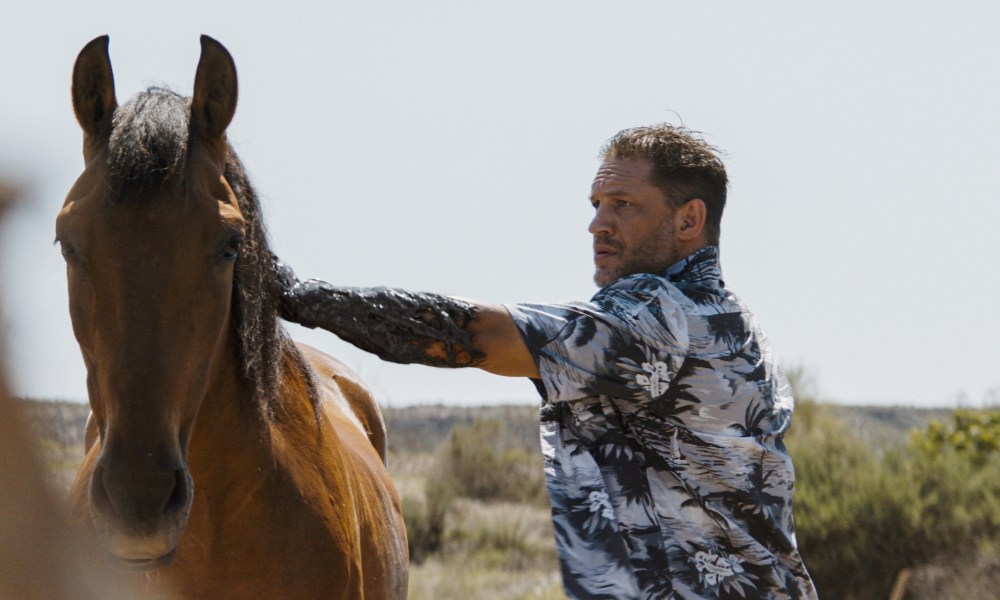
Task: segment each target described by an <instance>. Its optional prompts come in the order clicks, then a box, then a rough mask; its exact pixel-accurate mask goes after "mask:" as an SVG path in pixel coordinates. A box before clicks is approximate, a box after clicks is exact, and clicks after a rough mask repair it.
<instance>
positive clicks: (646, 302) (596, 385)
mask: <svg viewBox="0 0 1000 600" xmlns="http://www.w3.org/2000/svg"><path fill="white" fill-rule="evenodd" d="M675 292H676V290H674V289H673V287H672V286H670V285H669V284H668V283H666V282H665V280H663V279H661V278H658V277H655V276H652V275H635V276H632V277H627V278H625V279H623V280H620V281H619V282H617V283H615V284H613V285H612V286H609V287H607V288H604V289H602V290H601V291H599V292H598V293H597V294H596V295H595V296H594V297H593V298H592V299H591V300H590V301H589V302H571V303H567V304H508V305H505V307H506V309H507V310H508V312H510V315H511V317H512V318H513V319H514V323H515V325H516V326H517V328H518V330H519V331H520V332H521V335H522V337H523V338H524V341H525V344H526V345H527V347H528V350H529V351H530V352H531V354H532V356H533V357H534V359H535V362H536V363H537V365H538V371H539V373H540V375H541V381H542V385H543V389H544V391H545V399H546V401H547V402H550V403H556V402H567V401H572V400H579V399H583V398H591V397H595V396H610V397H614V398H621V399H632V400H637V401H641V400H644V399H654V398H659V397H660V396H662V395H663V394H664V393H665V392H666V391H667V388H668V387H669V385H670V382H671V381H673V379H674V377H675V376H676V374H677V371H678V369H679V368H680V365H681V363H682V362H683V358H684V355H685V354H686V353H687V348H688V332H687V321H686V318H685V317H684V311H683V300H682V299H683V296H682V295H680V293H679V292H676V293H675Z"/></svg>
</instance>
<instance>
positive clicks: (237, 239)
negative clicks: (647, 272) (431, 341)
mask: <svg viewBox="0 0 1000 600" xmlns="http://www.w3.org/2000/svg"><path fill="white" fill-rule="evenodd" d="M108 46H109V38H108V36H101V37H98V38H96V39H94V40H93V41H91V42H90V43H88V44H87V45H86V46H85V47H84V48H83V49H82V50H81V51H80V53H79V55H78V57H77V59H76V63H75V65H74V67H73V76H72V100H73V109H74V112H75V115H76V118H77V121H78V123H79V124H80V127H81V128H82V130H83V158H84V165H85V166H84V170H83V172H82V174H81V175H80V176H79V178H78V179H77V180H76V182H75V183H74V184H73V186H72V188H71V189H70V191H69V193H68V194H67V197H66V200H65V203H64V204H63V207H62V209H61V211H60V213H59V215H58V218H57V219H56V241H57V243H58V244H59V246H60V249H61V251H62V254H63V256H64V257H65V261H66V271H67V281H68V289H69V307H70V316H71V320H72V326H73V332H74V335H75V337H76V340H77V342H78V344H79V346H80V349H81V352H82V354H83V360H84V363H85V366H86V370H87V391H88V396H89V401H90V409H91V419H90V424H89V425H88V435H87V444H86V445H87V446H88V447H87V450H86V455H85V458H84V460H83V462H82V464H81V466H80V469H79V471H78V473H77V476H76V478H75V481H74V484H73V486H72V489H71V492H70V495H71V498H70V500H71V506H72V513H73V515H74V517H75V519H76V521H77V522H79V523H81V524H82V525H83V526H84V527H85V528H86V529H87V531H88V535H89V539H91V540H92V543H94V544H96V545H98V546H100V547H101V548H102V549H103V551H104V552H103V554H104V555H106V556H107V557H108V558H109V559H110V562H112V563H113V564H115V565H116V566H118V567H120V568H119V569H117V572H119V573H125V574H126V576H127V573H128V571H129V570H132V571H139V572H140V573H145V574H146V575H147V576H146V577H145V580H146V582H147V584H148V585H149V586H152V587H153V588H155V589H161V588H162V589H166V590H169V592H170V593H171V594H173V597H178V598H222V599H224V598H240V599H255V598H260V599H264V598H268V599H272V598H363V599H383V598H386V599H398V598H400V599H401V598H405V596H406V588H407V567H408V563H409V561H408V556H407V541H406V531H405V527H404V522H403V518H402V511H401V506H400V501H399V496H398V493H397V491H396V489H395V487H394V484H393V482H392V480H391V478H390V476H389V473H388V471H387V469H386V463H385V458H386V456H385V453H386V447H385V425H384V421H383V420H382V416H381V413H380V411H379V408H378V405H377V404H376V403H375V400H374V399H373V397H372V395H371V393H370V392H369V391H368V389H367V388H366V387H365V385H364V384H363V383H362V382H361V380H360V379H359V378H358V377H357V375H355V374H354V373H353V372H351V371H350V370H349V369H348V368H347V367H345V366H344V365H343V364H341V363H340V362H338V361H336V360H335V359H333V358H331V357H329V356H327V355H325V354H323V353H321V352H319V351H317V350H315V349H312V348H309V347H307V346H304V345H299V344H296V343H294V342H292V341H291V339H290V338H289V336H288V334H287V333H286V332H285V331H284V329H283V328H282V326H281V324H280V321H279V320H278V316H277V310H278V302H279V300H280V286H279V285H278V279H277V277H278V270H277V267H276V265H275V261H274V258H273V255H272V254H271V252H270V249H269V245H268V240H267V236H266V234H265V231H264V225H263V223H262V220H261V208H260V202H259V200H258V198H257V194H256V192H255V190H254V188H253V186H252V185H251V183H250V180H249V177H248V175H247V172H246V170H245V168H244V166H243V164H242V163H241V161H240V160H239V158H238V156H237V155H236V153H235V152H234V150H233V148H232V145H231V144H230V143H229V142H228V141H227V138H226V130H227V128H228V126H229V124H230V122H231V120H232V118H233V115H234V113H235V110H236V100H237V78H236V66H235V63H234V61H233V58H232V56H231V55H230V53H229V52H228V51H227V50H226V48H225V47H224V46H223V45H222V44H220V43H219V42H217V41H216V40H214V39H212V38H210V37H208V36H202V37H201V56H200V58H199V61H198V66H197V69H196V72H195V80H194V91H193V94H192V96H191V97H190V98H185V97H182V96H180V95H179V94H176V93H174V92H172V91H170V90H168V89H163V88H155V87H154V88H149V89H147V90H146V91H144V92H140V93H138V94H136V95H135V96H133V97H132V99H130V100H129V101H128V102H126V103H125V104H124V105H121V106H119V105H118V102H117V99H116V96H115V86H114V74H113V71H112V68H111V59H110V56H109V53H108Z"/></svg>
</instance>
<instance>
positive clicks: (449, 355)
mask: <svg viewBox="0 0 1000 600" xmlns="http://www.w3.org/2000/svg"><path fill="white" fill-rule="evenodd" d="M272 258H273V260H274V268H275V272H276V273H277V286H278V288H279V304H278V314H279V316H280V317H281V318H282V319H284V320H286V321H291V322H293V323H298V324H300V325H303V326H305V327H309V328H316V327H319V328H321V329H325V330H327V331H330V332H332V333H334V334H336V335H337V336H339V337H340V338H341V339H343V340H345V341H347V342H350V343H351V344H354V345H355V346H357V347H358V348H361V349H362V350H366V351H368V352H372V353H373V354H376V355H378V356H379V357H381V358H382V359H384V360H388V361H391V362H398V363H419V364H424V365H429V366H435V367H479V368H481V369H484V370H486V371H490V372H491V373H496V374H498V375H510V376H526V377H537V376H538V368H537V367H536V366H535V363H534V359H533V358H532V357H531V355H530V354H529V353H528V351H527V348H526V347H525V345H524V341H523V340H522V339H521V336H520V333H518V331H517V328H516V327H515V325H514V321H513V320H512V319H511V318H510V315H509V314H508V313H507V311H506V309H504V308H503V307H502V306H499V305H488V304H483V303H478V302H472V301H469V300H462V299H459V298H453V297H449V296H440V295H437V294H427V293H414V292H407V291H404V290H392V289H386V288H349V287H338V286H333V285H330V284H329V283H326V282H324V281H319V280H316V279H309V280H307V281H299V279H298V278H297V277H296V276H295V272H294V271H292V268H291V267H289V266H288V265H287V264H285V263H283V262H281V261H280V260H279V259H278V257H277V256H273V255H272Z"/></svg>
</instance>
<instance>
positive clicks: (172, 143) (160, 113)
mask: <svg viewBox="0 0 1000 600" xmlns="http://www.w3.org/2000/svg"><path fill="white" fill-rule="evenodd" d="M190 112H191V109H190V99H189V98H185V97H184V96H181V95H179V94H176V93H175V92H173V91H170V90H168V89H163V88H157V87H152V88H149V89H148V90H147V91H145V92H141V93H139V94H137V95H136V96H134V97H133V98H132V99H131V100H129V101H128V102H127V103H125V104H124V105H122V106H120V107H118V108H117V109H116V110H115V114H114V118H113V121H112V123H113V124H112V132H111V138H110V142H109V144H108V158H107V161H108V163H107V167H108V172H109V177H108V186H109V191H110V192H111V199H112V201H127V200H128V199H130V198H138V197H142V196H144V195H146V194H147V193H148V192H151V191H154V190H157V189H160V188H162V187H163V186H171V187H173V189H175V190H176V189H178V188H179V186H183V185H184V184H185V181H186V172H187V168H186V167H187V162H188V161H187V157H188V152H189V143H188V140H189V130H190ZM227 148H228V156H227V158H226V170H225V174H224V175H225V178H226V181H227V182H228V183H229V186H230V187H231V188H232V189H233V192H234V193H235V194H236V198H237V201H238V203H239V208H240V212H241V213H242V214H243V218H244V220H245V222H246V232H245V236H244V242H243V244H242V246H241V247H240V254H239V257H238V258H237V260H236V274H235V280H234V282H233V311H232V315H233V316H232V320H233V327H234V331H235V332H236V336H235V337H236V339H237V344H238V351H239V357H240V361H241V363H242V367H243V375H244V377H245V378H246V380H247V383H248V384H249V385H250V387H251V389H252V390H253V396H254V400H255V401H256V403H257V405H258V407H259V409H260V410H261V412H262V413H263V414H265V415H267V416H273V415H276V414H279V413H280V412H281V401H280V398H281V394H280V386H281V383H282V372H283V359H284V358H286V357H288V358H290V359H291V360H292V361H293V362H294V363H295V364H297V365H298V370H299V371H300V372H301V373H302V374H303V375H304V376H305V378H306V381H307V386H308V389H309V393H310V400H311V401H312V404H313V407H314V410H318V408H317V407H318V401H319V396H318V391H317V388H316V385H315V381H314V377H313V376H312V370H311V369H310V368H309V367H308V366H307V364H306V362H305V359H304V358H303V357H302V355H301V354H300V353H299V351H298V349H297V348H296V347H295V344H294V343H293V342H292V340H291V339H290V338H289V337H288V334H287V333H285V331H284V329H283V328H282V327H281V325H280V323H279V320H278V302H277V298H278V295H277V294H278V278H277V271H276V270H275V267H274V261H273V259H272V254H271V250H270V247H269V245H268V241H267V233H266V231H265V228H264V223H263V220H262V214H261V212H262V211H261V206H260V201H259V199H258V198H257V192H256V190H254V187H253V185H252V184H251V183H250V178H249V176H248V175H247V172H246V169H245V168H244V167H243V164H242V163H241V162H240V159H239V157H238V156H237V155H236V152H235V151H233V148H232V146H227ZM174 186H178V187H174Z"/></svg>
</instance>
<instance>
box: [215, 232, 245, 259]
mask: <svg viewBox="0 0 1000 600" xmlns="http://www.w3.org/2000/svg"><path fill="white" fill-rule="evenodd" d="M242 245H243V238H242V237H240V236H236V237H233V238H232V239H230V240H229V242H228V243H227V244H226V247H225V248H223V249H222V253H221V254H220V255H219V256H220V257H221V258H222V259H223V260H236V258H237V257H238V256H239V255H240V246H242Z"/></svg>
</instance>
